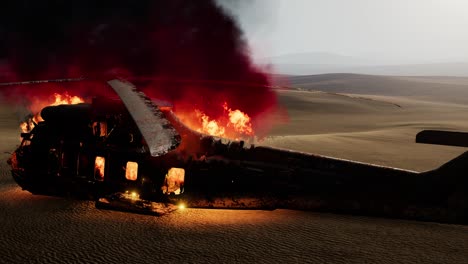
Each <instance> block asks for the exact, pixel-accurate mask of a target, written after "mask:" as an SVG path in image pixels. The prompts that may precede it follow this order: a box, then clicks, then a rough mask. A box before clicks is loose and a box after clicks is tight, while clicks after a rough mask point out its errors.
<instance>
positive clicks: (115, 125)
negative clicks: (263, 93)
mask: <svg viewBox="0 0 468 264" xmlns="http://www.w3.org/2000/svg"><path fill="white" fill-rule="evenodd" d="M108 84H109V85H110V86H112V88H113V89H114V90H115V91H116V92H117V94H118V95H119V97H120V99H121V100H113V99H106V98H95V99H94V100H93V102H92V103H91V104H84V103H82V104H76V105H58V106H49V107H45V108H44V109H43V110H42V112H41V116H42V118H43V119H44V121H43V122H39V123H38V124H36V126H35V127H34V128H33V129H32V131H30V132H29V133H22V134H21V137H22V143H21V145H20V146H19V148H18V149H17V150H16V151H15V152H14V153H13V154H12V157H11V158H10V159H9V161H8V163H9V164H10V165H11V168H12V170H11V172H12V175H13V178H14V179H15V180H16V182H17V183H18V184H19V185H20V186H21V187H22V188H23V189H24V190H28V191H30V192H31V193H33V194H42V195H53V196H72V197H79V198H85V199H93V200H96V206H97V207H98V208H109V209H118V210H126V211H133V212H138V213H147V214H155V215H160V214H164V213H167V212H170V211H173V210H176V209H177V208H181V207H184V206H188V207H199V208H200V207H201V208H240V209H275V208H287V209H298V210H315V211H325V212H334V213H349V214H360V215H371V216H383V217H393V218H405V219H415V220H423V221H437V222H446V223H459V224H468V192H467V190H468V177H467V176H466V175H465V174H466V172H467V171H468V152H467V153H464V154H462V155H461V156H459V157H457V158H455V159H454V160H452V161H450V162H448V163H446V164H445V165H443V166H441V167H440V168H439V169H436V170H433V171H428V172H424V173H416V172H412V171H406V170H401V169H395V168H389V167H382V166H377V165H372V164H365V163H360V162H354V161H348V160H342V159H336V158H331V157H324V156H320V155H314V154H306V153H299V152H293V151H288V150H280V149H274V148H269V147H261V146H253V145H251V146H247V145H246V144H244V142H243V141H227V140H224V139H220V138H216V137H213V136H208V135H204V134H201V133H198V132H195V131H193V130H191V129H189V128H187V127H186V126H185V125H184V124H183V123H182V122H180V120H179V119H178V118H177V117H176V116H175V115H174V114H173V113H172V111H171V110H170V109H169V108H167V107H158V106H157V105H154V103H153V102H152V101H151V100H150V99H149V98H147V97H146V96H145V95H144V94H143V93H142V92H139V91H138V90H137V89H136V88H135V87H134V86H133V85H132V84H130V83H128V82H126V81H121V80H111V81H109V82H108ZM462 136H465V137H466V135H465V134H459V133H458V134H457V133H455V134H453V133H452V134H447V133H444V132H438V131H423V132H421V133H420V134H418V136H417V141H418V142H422V143H435V144H444V143H446V144H449V145H462V146H468V144H464V143H463V142H464V141H463V139H462V140H456V139H457V138H461V137H462ZM466 138H468V137H466ZM441 139H442V140H441ZM443 139H446V140H445V141H446V142H444V140H443ZM465 141H466V140H465Z"/></svg>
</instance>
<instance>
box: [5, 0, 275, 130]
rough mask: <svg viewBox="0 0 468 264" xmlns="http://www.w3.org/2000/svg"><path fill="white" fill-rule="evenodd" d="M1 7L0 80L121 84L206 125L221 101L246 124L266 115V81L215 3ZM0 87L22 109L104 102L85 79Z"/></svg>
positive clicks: (90, 0) (32, 0) (269, 106)
mask: <svg viewBox="0 0 468 264" xmlns="http://www.w3.org/2000/svg"><path fill="white" fill-rule="evenodd" d="M2 5H3V4H2ZM4 7H5V8H2V9H4V10H8V12H5V14H4V16H2V17H1V18H0V40H4V41H0V42H1V44H0V50H1V51H0V70H2V73H1V74H0V78H1V79H2V80H0V81H1V82H7V81H27V80H43V79H57V78H79V77H86V78H88V79H91V80H103V81H104V80H107V79H111V78H115V77H124V78H129V79H130V80H131V81H132V82H134V83H135V84H136V85H137V87H139V88H142V89H144V91H145V92H146V93H147V94H148V95H149V96H152V97H158V98H161V99H164V100H167V101H170V102H172V103H173V104H174V105H175V111H176V112H177V111H178V110H179V111H182V110H184V111H186V110H190V109H195V108H196V109H199V110H202V111H203V112H204V113H206V114H207V115H209V116H210V117H213V118H216V117H217V116H218V115H220V114H221V113H222V111H223V102H227V103H228V104H229V106H230V107H231V108H233V109H241V110H242V111H244V112H245V113H247V114H248V115H249V116H250V117H252V119H253V123H254V125H255V124H258V123H259V122H258V121H259V120H260V118H261V117H262V116H263V114H267V113H269V112H271V111H273V110H274V108H275V107H276V104H277V102H276V96H275V93H274V92H273V91H271V90H270V88H269V84H270V80H269V76H268V75H267V74H266V73H264V72H262V71H261V70H259V69H258V68H256V67H254V65H253V64H252V62H251V60H250V58H249V56H248V51H247V46H246V44H245V41H244V40H243V36H242V32H241V31H240V29H239V27H238V26H237V24H236V23H235V21H234V20H233V18H232V17H230V16H229V15H228V14H227V13H226V12H225V11H224V10H223V9H222V8H221V7H219V6H218V5H217V4H216V3H215V1H210V0H204V1H185V0H167V1H150V0H140V1H129V0H127V1H126V0H119V1H115V0H114V1H110V0H101V1H94V0H80V1H74V0H71V1H53V2H52V3H51V1H38V0H29V1H7V3H6V4H5V6H4ZM2 61H3V63H2ZM141 76H145V77H151V78H149V79H147V80H144V81H143V80H142V78H139V77H141ZM155 80H157V81H155ZM186 80H190V81H186ZM206 80H209V81H206ZM0 89H2V90H3V93H4V94H6V95H7V96H8V98H14V97H15V95H19V96H20V97H19V98H23V99H26V100H28V101H29V102H31V101H32V100H34V98H38V97H39V98H46V97H49V96H51V95H52V94H53V93H56V92H59V93H60V92H64V91H68V92H69V93H70V94H73V95H78V96H80V97H84V98H87V97H88V98H89V97H90V96H93V95H108V94H109V89H108V88H107V87H106V86H105V85H103V83H102V82H92V81H86V82H79V83H46V84H39V85H31V86H15V87H12V86H9V87H8V88H5V87H3V88H0ZM16 98H18V97H16Z"/></svg>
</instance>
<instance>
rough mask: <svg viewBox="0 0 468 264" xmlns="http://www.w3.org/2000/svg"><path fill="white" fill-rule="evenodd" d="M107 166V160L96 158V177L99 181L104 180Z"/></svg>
mask: <svg viewBox="0 0 468 264" xmlns="http://www.w3.org/2000/svg"><path fill="white" fill-rule="evenodd" d="M105 166H106V159H105V158H104V157H100V156H96V160H95V161H94V177H95V178H96V179H97V180H101V181H102V180H103V179H104V169H105Z"/></svg>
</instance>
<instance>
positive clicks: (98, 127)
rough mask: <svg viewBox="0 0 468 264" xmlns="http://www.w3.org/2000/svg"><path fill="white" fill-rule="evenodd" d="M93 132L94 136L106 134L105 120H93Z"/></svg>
mask: <svg viewBox="0 0 468 264" xmlns="http://www.w3.org/2000/svg"><path fill="white" fill-rule="evenodd" d="M93 133H94V135H95V136H99V137H105V136H107V123H106V122H94V123H93Z"/></svg>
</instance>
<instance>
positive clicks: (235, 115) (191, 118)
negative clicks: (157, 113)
mask: <svg viewBox="0 0 468 264" xmlns="http://www.w3.org/2000/svg"><path fill="white" fill-rule="evenodd" d="M222 109H223V110H224V111H223V114H222V115H221V116H219V117H217V118H212V117H210V116H208V115H207V114H205V113H204V112H202V111H201V110H199V109H195V111H193V112H191V113H177V115H178V116H179V118H180V119H181V120H182V121H183V122H184V123H185V124H186V125H188V126H189V127H190V128H191V129H193V130H195V131H198V132H200V133H204V134H208V135H211V136H216V137H223V138H230V139H239V138H245V137H252V136H254V134H255V133H254V130H253V128H252V123H251V118H250V116H249V115H248V114H246V113H244V112H242V111H241V110H239V109H236V110H232V109H231V108H230V107H229V106H228V103H227V102H224V104H222Z"/></svg>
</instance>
